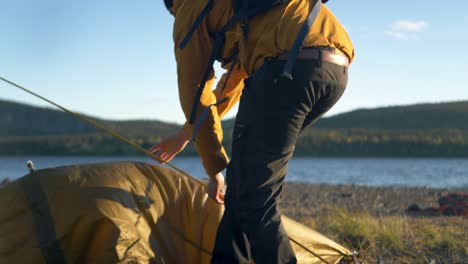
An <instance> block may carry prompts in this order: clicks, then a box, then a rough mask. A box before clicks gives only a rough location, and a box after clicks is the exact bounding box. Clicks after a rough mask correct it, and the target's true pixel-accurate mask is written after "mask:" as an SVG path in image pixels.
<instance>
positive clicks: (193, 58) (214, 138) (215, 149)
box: [173, 5, 236, 177]
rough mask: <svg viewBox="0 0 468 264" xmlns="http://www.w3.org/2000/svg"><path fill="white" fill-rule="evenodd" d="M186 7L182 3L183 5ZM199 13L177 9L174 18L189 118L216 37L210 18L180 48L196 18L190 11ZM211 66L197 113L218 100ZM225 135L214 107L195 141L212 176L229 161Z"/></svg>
mask: <svg viewBox="0 0 468 264" xmlns="http://www.w3.org/2000/svg"><path fill="white" fill-rule="evenodd" d="M183 8H186V9H190V8H194V6H193V5H184V7H183ZM183 8H182V7H181V9H183ZM198 13H199V12H198V11H197V10H195V11H194V10H179V11H177V14H176V17H175V22H174V32H173V37H174V44H175V57H176V62H177V77H178V87H179V100H180V104H181V107H182V110H183V112H184V115H185V118H186V120H189V119H190V115H191V112H192V105H193V102H194V98H195V94H196V92H197V89H198V87H199V85H200V82H201V79H202V76H203V74H204V72H205V70H206V69H207V68H208V67H212V66H211V65H208V64H209V57H210V55H211V51H212V47H213V40H212V38H211V36H210V35H209V33H208V25H207V22H204V23H202V24H201V25H200V26H199V27H198V28H197V30H196V31H195V32H194V34H193V35H192V38H191V39H190V41H189V42H188V43H187V46H185V48H184V49H180V48H178V46H179V44H180V43H181V41H182V39H183V38H184V36H185V34H186V32H187V29H188V28H190V27H191V26H192V22H193V18H192V17H190V16H188V15H187V14H198ZM210 70H211V73H210V76H209V78H208V81H207V82H206V85H205V88H204V89H203V93H202V96H201V100H200V105H199V108H198V111H197V117H199V116H200V114H201V113H202V111H203V109H205V108H206V107H208V106H209V105H212V104H215V103H216V101H217V100H216V95H215V93H214V92H213V91H212V87H213V82H214V72H213V69H212V68H210ZM232 90H233V89H232V88H230V87H227V88H226V89H225V91H224V92H223V93H228V92H229V91H230V92H231V93H232V92H233V91H232ZM234 97H236V96H234ZM226 103H227V102H226ZM223 107H224V108H223ZM223 107H222V109H223V111H221V112H222V113H224V112H225V111H226V110H227V108H226V107H225V106H223ZM197 119H198V118H197ZM184 128H185V130H186V132H187V134H188V135H190V136H192V133H193V129H194V125H193V124H188V125H185V126H184ZM222 139H223V131H222V128H221V122H220V117H219V114H218V109H217V108H216V107H210V109H209V112H208V115H207V117H206V118H205V119H204V121H203V122H202V124H201V126H200V128H199V131H198V134H197V135H196V138H195V142H194V144H195V147H196V149H197V152H198V154H199V155H200V157H201V159H202V163H203V166H204V167H205V170H206V172H207V174H208V176H209V177H213V176H214V175H216V174H217V173H218V172H221V171H222V170H223V169H225V168H226V166H227V164H228V162H229V159H228V156H227V154H226V151H225V150H224V148H223V146H222V145H221V142H222Z"/></svg>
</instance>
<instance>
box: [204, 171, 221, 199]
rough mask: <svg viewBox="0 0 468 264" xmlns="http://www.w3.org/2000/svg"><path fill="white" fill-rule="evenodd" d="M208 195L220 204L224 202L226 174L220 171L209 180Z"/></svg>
mask: <svg viewBox="0 0 468 264" xmlns="http://www.w3.org/2000/svg"><path fill="white" fill-rule="evenodd" d="M207 192H208V197H210V198H211V199H213V200H214V201H215V202H216V203H218V204H224V176H223V174H222V173H221V172H220V173H218V174H216V175H215V176H214V177H213V178H210V181H209V182H208V188H207Z"/></svg>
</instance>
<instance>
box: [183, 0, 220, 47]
mask: <svg viewBox="0 0 468 264" xmlns="http://www.w3.org/2000/svg"><path fill="white" fill-rule="evenodd" d="M213 3H214V0H208V3H206V5H205V7H204V8H203V10H202V11H201V12H200V14H199V15H198V17H197V19H195V22H193V25H192V27H191V28H190V30H189V32H188V33H187V35H185V37H184V39H183V40H182V42H181V43H180V45H179V48H180V49H184V48H185V46H187V43H188V42H189V41H190V39H191V38H192V35H193V33H195V30H197V28H198V27H199V26H200V24H201V23H202V22H203V19H205V17H206V16H207V15H208V12H210V10H211V8H212V7H213Z"/></svg>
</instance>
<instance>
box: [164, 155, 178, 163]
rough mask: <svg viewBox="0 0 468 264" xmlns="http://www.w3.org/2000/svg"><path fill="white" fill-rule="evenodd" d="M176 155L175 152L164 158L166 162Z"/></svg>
mask: <svg viewBox="0 0 468 264" xmlns="http://www.w3.org/2000/svg"><path fill="white" fill-rule="evenodd" d="M175 156H176V155H175V154H168V157H167V159H166V162H169V161H171V160H172V159H173V158H174V157H175Z"/></svg>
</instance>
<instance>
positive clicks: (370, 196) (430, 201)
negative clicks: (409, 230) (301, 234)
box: [281, 183, 468, 219]
mask: <svg viewBox="0 0 468 264" xmlns="http://www.w3.org/2000/svg"><path fill="white" fill-rule="evenodd" d="M453 192H464V193H467V192H468V189H458V190H456V189H431V188H409V187H408V188H407V187H370V186H356V185H326V184H310V183H286V184H285V186H284V193H283V198H282V202H281V208H282V212H283V213H284V214H286V215H288V216H291V217H293V218H296V219H301V218H306V217H317V216H320V215H321V214H322V213H323V212H324V211H325V210H327V209H328V208H331V207H332V208H333V207H342V208H346V209H348V210H349V211H354V212H369V213H371V214H372V215H374V216H386V215H396V214H403V213H404V211H405V210H406V209H407V208H408V207H409V206H410V205H413V204H417V205H418V206H419V207H421V208H426V207H438V206H439V204H438V199H439V198H440V197H441V196H444V195H447V194H448V193H453Z"/></svg>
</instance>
